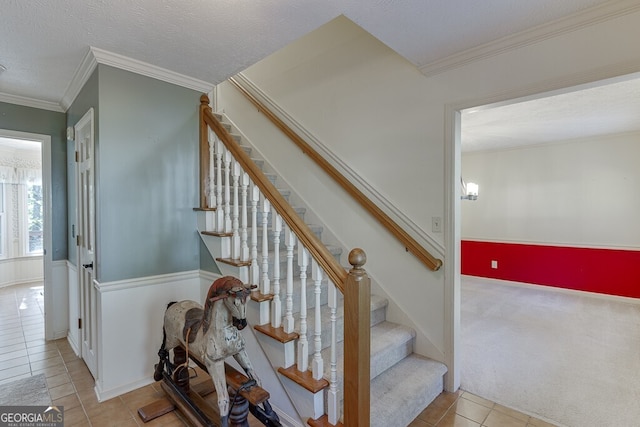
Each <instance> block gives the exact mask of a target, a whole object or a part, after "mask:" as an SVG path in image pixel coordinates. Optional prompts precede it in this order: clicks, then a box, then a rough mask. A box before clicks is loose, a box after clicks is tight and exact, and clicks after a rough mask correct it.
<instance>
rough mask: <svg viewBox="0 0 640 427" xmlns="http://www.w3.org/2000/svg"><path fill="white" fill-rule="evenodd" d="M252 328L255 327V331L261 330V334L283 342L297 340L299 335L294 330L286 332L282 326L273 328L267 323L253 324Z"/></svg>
mask: <svg viewBox="0 0 640 427" xmlns="http://www.w3.org/2000/svg"><path fill="white" fill-rule="evenodd" d="M253 329H255V330H256V331H259V332H262V333H263V334H265V335H267V336H270V337H271V338H273V339H275V340H277V341H280V342H281V343H283V344H285V343H288V342H290V341H294V340H297V339H298V337H299V336H300V335H298V334H297V333H296V332H292V333H290V334H288V333H286V332H285V331H284V329H283V328H282V326H281V327H279V328H274V327H273V326H271V325H270V324H268V323H267V324H265V325H258V326H254V327H253Z"/></svg>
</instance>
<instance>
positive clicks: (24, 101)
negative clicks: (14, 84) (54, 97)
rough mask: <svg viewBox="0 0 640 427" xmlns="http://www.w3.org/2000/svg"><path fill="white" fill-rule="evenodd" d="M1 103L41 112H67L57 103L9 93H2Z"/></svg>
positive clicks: (0, 95) (0, 93)
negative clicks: (35, 109)
mask: <svg viewBox="0 0 640 427" xmlns="http://www.w3.org/2000/svg"><path fill="white" fill-rule="evenodd" d="M0 102H6V103H8V104H16V105H22V106H24V107H32V108H38V109H40V110H49V111H55V112H56V113H64V112H65V110H64V109H63V108H62V107H61V106H60V104H58V103H57V102H51V101H43V100H41V99H35V98H27V97H26V96H19V95H11V94H9V93H3V92H0Z"/></svg>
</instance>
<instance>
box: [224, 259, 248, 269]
mask: <svg viewBox="0 0 640 427" xmlns="http://www.w3.org/2000/svg"><path fill="white" fill-rule="evenodd" d="M216 261H220V262H223V263H225V264H229V265H233V266H234V267H248V266H250V265H251V261H241V260H239V259H232V258H216Z"/></svg>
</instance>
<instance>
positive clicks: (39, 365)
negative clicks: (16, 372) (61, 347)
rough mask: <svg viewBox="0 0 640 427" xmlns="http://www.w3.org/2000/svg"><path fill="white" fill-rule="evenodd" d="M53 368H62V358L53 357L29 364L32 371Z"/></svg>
mask: <svg viewBox="0 0 640 427" xmlns="http://www.w3.org/2000/svg"><path fill="white" fill-rule="evenodd" d="M54 366H64V361H63V360H62V357H60V356H55V357H51V358H49V359H44V360H36V361H33V362H31V369H32V370H34V371H39V370H41V369H45V368H52V367H54Z"/></svg>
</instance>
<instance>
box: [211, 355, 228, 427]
mask: <svg viewBox="0 0 640 427" xmlns="http://www.w3.org/2000/svg"><path fill="white" fill-rule="evenodd" d="M205 364H206V365H207V371H209V375H210V376H211V379H212V380H213V385H214V386H215V388H216V394H217V395H218V408H219V409H220V426H221V427H228V425H229V392H228V391H227V377H226V374H225V371H224V359H222V360H215V361H214V360H210V359H209V358H205Z"/></svg>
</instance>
